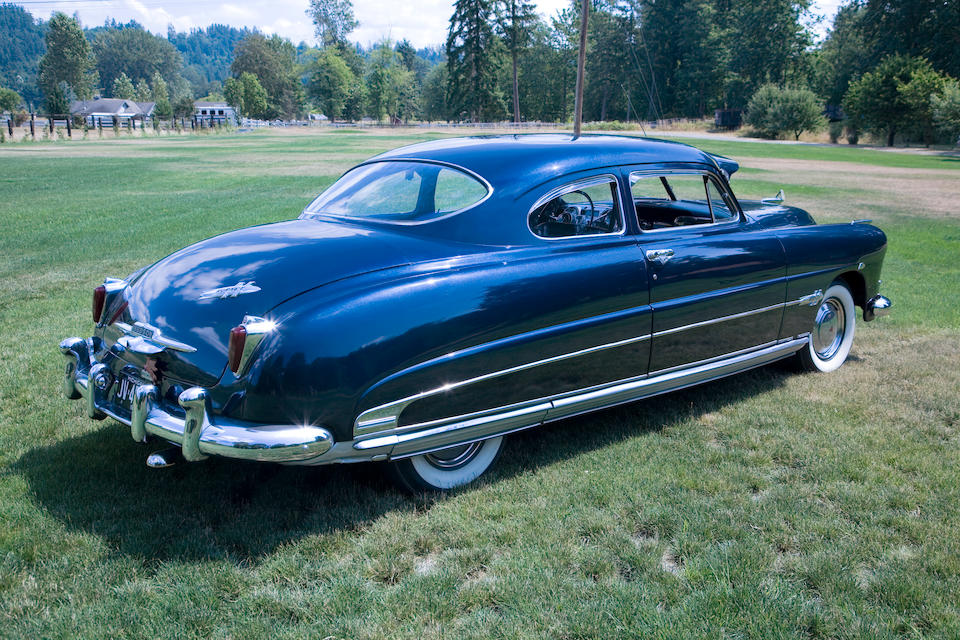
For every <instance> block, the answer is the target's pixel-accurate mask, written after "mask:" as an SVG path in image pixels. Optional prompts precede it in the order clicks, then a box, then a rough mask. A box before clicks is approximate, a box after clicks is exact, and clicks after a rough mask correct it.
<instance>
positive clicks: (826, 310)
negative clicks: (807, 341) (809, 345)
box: [812, 298, 845, 360]
mask: <svg viewBox="0 0 960 640" xmlns="http://www.w3.org/2000/svg"><path fill="white" fill-rule="evenodd" d="M844 328H845V321H844V317H843V306H842V305H841V304H840V301H839V300H837V299H836V298H830V299H829V300H824V301H823V304H821V305H820V309H819V310H818V311H817V319H816V322H815V323H814V325H813V334H812V338H813V350H814V352H816V354H817V356H819V357H820V358H821V359H823V360H829V359H830V358H832V357H833V356H834V354H836V353H837V351H838V350H839V349H840V344H841V343H842V342H843V334H844Z"/></svg>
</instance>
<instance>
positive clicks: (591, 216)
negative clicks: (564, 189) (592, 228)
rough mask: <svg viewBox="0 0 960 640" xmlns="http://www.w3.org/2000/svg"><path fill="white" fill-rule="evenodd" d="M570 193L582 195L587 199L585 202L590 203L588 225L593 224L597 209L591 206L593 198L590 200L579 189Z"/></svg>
mask: <svg viewBox="0 0 960 640" xmlns="http://www.w3.org/2000/svg"><path fill="white" fill-rule="evenodd" d="M570 193H579V194H580V195H582V196H583V197H584V198H586V199H587V202H589V203H590V223H589V224H593V219H594V217H596V215H597V207H596V206H595V205H594V204H593V198H591V197H590V196H589V195H588V194H587V192H586V191H581V190H580V189H577V190H576V191H570Z"/></svg>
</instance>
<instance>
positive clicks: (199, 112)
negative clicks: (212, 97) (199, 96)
mask: <svg viewBox="0 0 960 640" xmlns="http://www.w3.org/2000/svg"><path fill="white" fill-rule="evenodd" d="M193 116H194V118H196V119H197V120H202V121H203V122H204V123H205V124H210V123H211V122H212V123H213V124H224V123H229V124H236V123H237V112H236V111H234V109H233V107H231V106H230V105H228V104H227V103H226V102H204V101H197V102H194V103H193Z"/></svg>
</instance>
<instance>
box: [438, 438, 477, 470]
mask: <svg viewBox="0 0 960 640" xmlns="http://www.w3.org/2000/svg"><path fill="white" fill-rule="evenodd" d="M482 446H483V442H471V443H470V444H464V445H460V446H458V447H450V448H449V449H441V450H440V451H434V452H433V453H426V454H424V456H423V459H424V460H426V461H427V462H429V463H430V464H431V465H432V466H434V467H436V468H437V469H457V468H459V467H462V466H464V465H465V464H467V463H469V462H470V461H471V460H473V459H474V457H476V455H477V452H479V451H480V447H482Z"/></svg>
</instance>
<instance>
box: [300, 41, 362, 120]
mask: <svg viewBox="0 0 960 640" xmlns="http://www.w3.org/2000/svg"><path fill="white" fill-rule="evenodd" d="M356 81H357V79H356V77H355V76H354V75H353V72H352V71H351V70H350V67H348V66H347V63H346V62H344V61H343V58H341V57H340V56H339V55H338V54H337V52H336V50H335V48H333V47H327V48H326V49H324V50H323V51H322V52H321V53H320V55H319V56H318V57H317V59H316V61H315V62H314V64H313V73H312V74H311V76H310V84H309V86H308V92H309V95H310V97H311V98H312V99H313V100H314V101H315V102H316V103H317V104H318V105H319V106H320V108H321V109H322V110H323V112H324V113H325V114H326V115H327V116H328V117H329V118H330V119H331V120H335V119H337V118H339V117H340V116H341V115H343V110H344V107H345V106H346V103H347V100H348V99H349V98H350V91H351V88H352V87H353V84H354V83H355V82H356Z"/></svg>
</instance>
